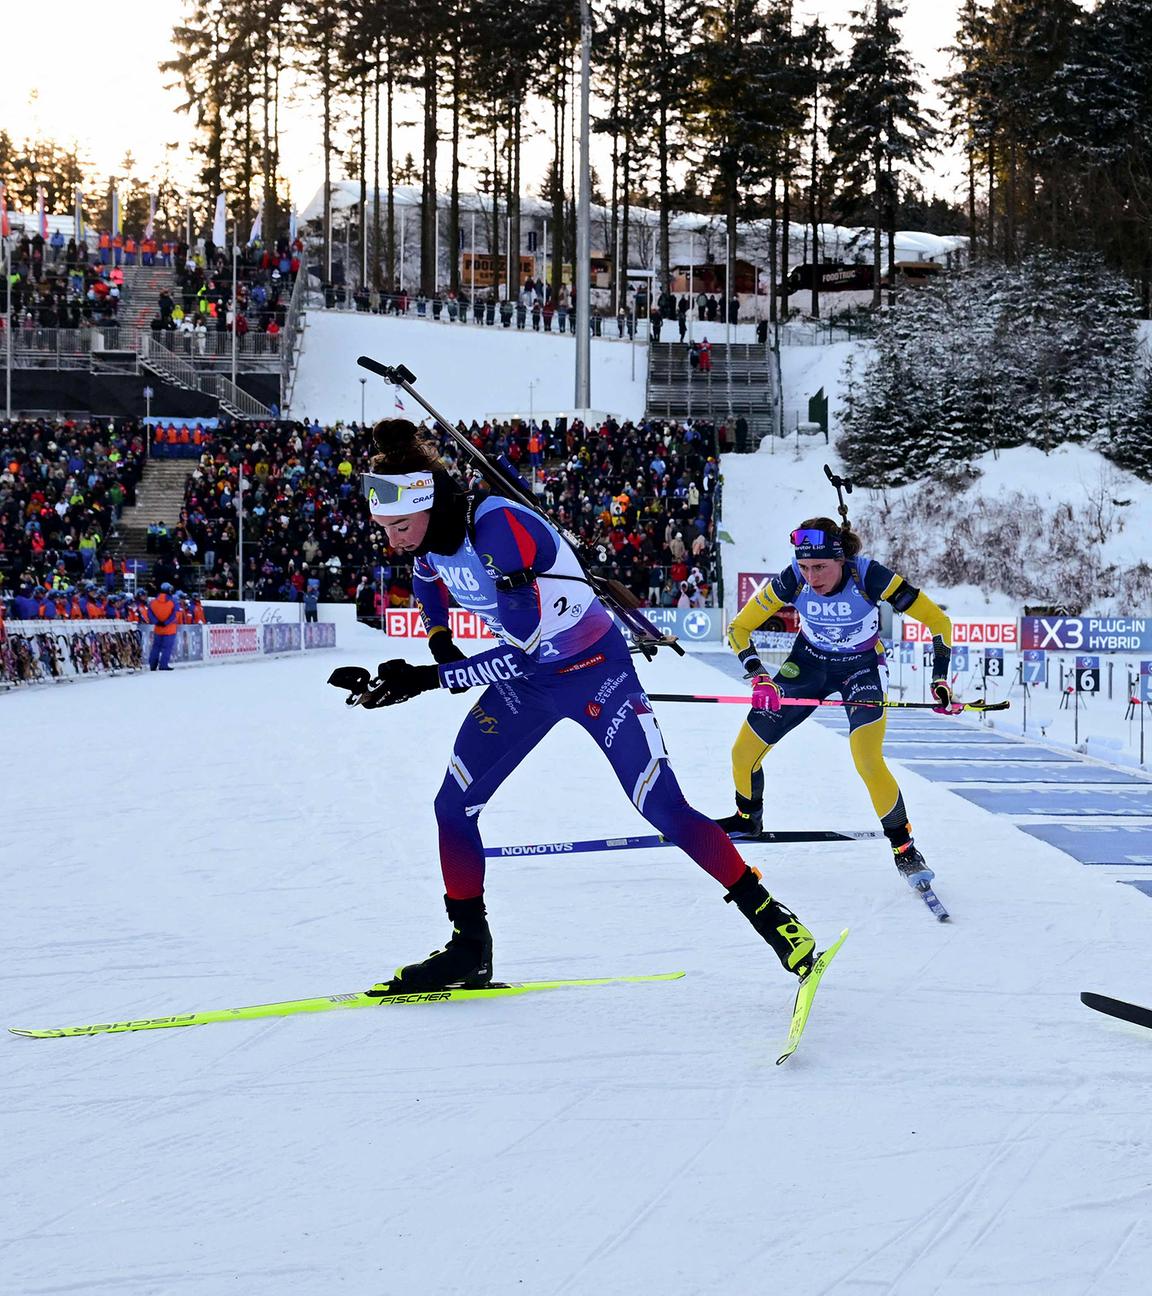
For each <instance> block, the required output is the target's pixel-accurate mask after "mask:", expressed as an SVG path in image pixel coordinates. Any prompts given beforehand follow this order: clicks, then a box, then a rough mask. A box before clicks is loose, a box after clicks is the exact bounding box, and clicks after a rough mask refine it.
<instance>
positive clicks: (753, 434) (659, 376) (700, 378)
mask: <svg viewBox="0 0 1152 1296" xmlns="http://www.w3.org/2000/svg"><path fill="white" fill-rule="evenodd" d="M666 327H667V326H666ZM778 399H779V398H778V395H777V392H776V382H775V370H774V367H773V363H772V351H771V348H770V347H768V346H767V345H763V346H762V345H760V344H759V343H756V342H734V343H729V344H728V345H725V344H724V343H723V342H720V343H713V345H712V371H711V373H701V372H700V370H698V369H692V368H691V367H690V366H689V364H688V346H687V344H686V343H684V342H669V343H667V344H666V345H665V344H664V343H654V344H652V345H651V346H649V348H648V395H647V401H646V411H647V415H648V417H649V418H673V419H686V418H692V419H708V420H709V421H710V422H713V423H721V422H726V423H728V425H729V438H728V439H729V443H731V441H732V435H731V423H732V420H733V419H735V418H737V417H738V416H739V415H741V414H743V415H744V417H745V418H746V419H747V420H748V444H749V447H750V448H753V449H754V448H755V447H756V446H757V445H759V443H760V439H761V438H762V437H764V436H766V435H768V434H769V433H770V432H771V431H772V429H773V427H774V425H775V419H776V405H777V401H778Z"/></svg>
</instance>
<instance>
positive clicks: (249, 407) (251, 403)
mask: <svg viewBox="0 0 1152 1296" xmlns="http://www.w3.org/2000/svg"><path fill="white" fill-rule="evenodd" d="M213 378H215V393H214V394H215V396H216V398H217V400H219V402H220V405H221V407H222V408H224V409H226V410H227V411H228V413H229V414H231V415H233V416H234V417H235V418H260V419H267V418H271V417H272V411H271V410H270V409H269V408H268V406H267V405H265V404H263V403H262V402H260V401H258V400H257V399H256V397H255V396H252V395H250V394H249V393H248V392H246V391H245V390H244V388H243V387H238V386H237V385H236V384H235V383H234V382H233V381H232V380H231V378H225V377H224V375H223V374H209V375H207V377H206V378H205V386H204V390H208V388H207V384H208V382H209V381H211V379H213Z"/></svg>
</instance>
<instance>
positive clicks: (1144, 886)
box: [1118, 878, 1152, 896]
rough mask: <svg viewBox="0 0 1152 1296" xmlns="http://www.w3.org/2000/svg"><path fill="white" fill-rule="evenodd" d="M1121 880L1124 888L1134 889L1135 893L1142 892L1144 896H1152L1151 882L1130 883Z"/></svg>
mask: <svg viewBox="0 0 1152 1296" xmlns="http://www.w3.org/2000/svg"><path fill="white" fill-rule="evenodd" d="M1118 880H1122V881H1123V883H1124V885H1125V886H1130V887H1135V888H1136V890H1137V891H1143V892H1144V894H1145V895H1146V896H1152V882H1131V881H1129V879H1128V878H1123V879H1118Z"/></svg>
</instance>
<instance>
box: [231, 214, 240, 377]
mask: <svg viewBox="0 0 1152 1296" xmlns="http://www.w3.org/2000/svg"><path fill="white" fill-rule="evenodd" d="M239 238H240V227H239V223H237V224H235V225H233V226H232V386H233V387H235V386H236V336H237V334H238V333H239V332H240V330H239V329H238V328H237V327H236V323H237V321H236V267H237V261H238V258H239V252H240V249H239V247H238V246H237V244H238V241H239ZM232 395H233V396H235V395H236V393H235V392H233V393H232Z"/></svg>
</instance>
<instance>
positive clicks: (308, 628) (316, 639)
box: [304, 621, 336, 648]
mask: <svg viewBox="0 0 1152 1296" xmlns="http://www.w3.org/2000/svg"><path fill="white" fill-rule="evenodd" d="M304 647H305V648H335V647H336V623H335V621H305V622H304Z"/></svg>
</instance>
